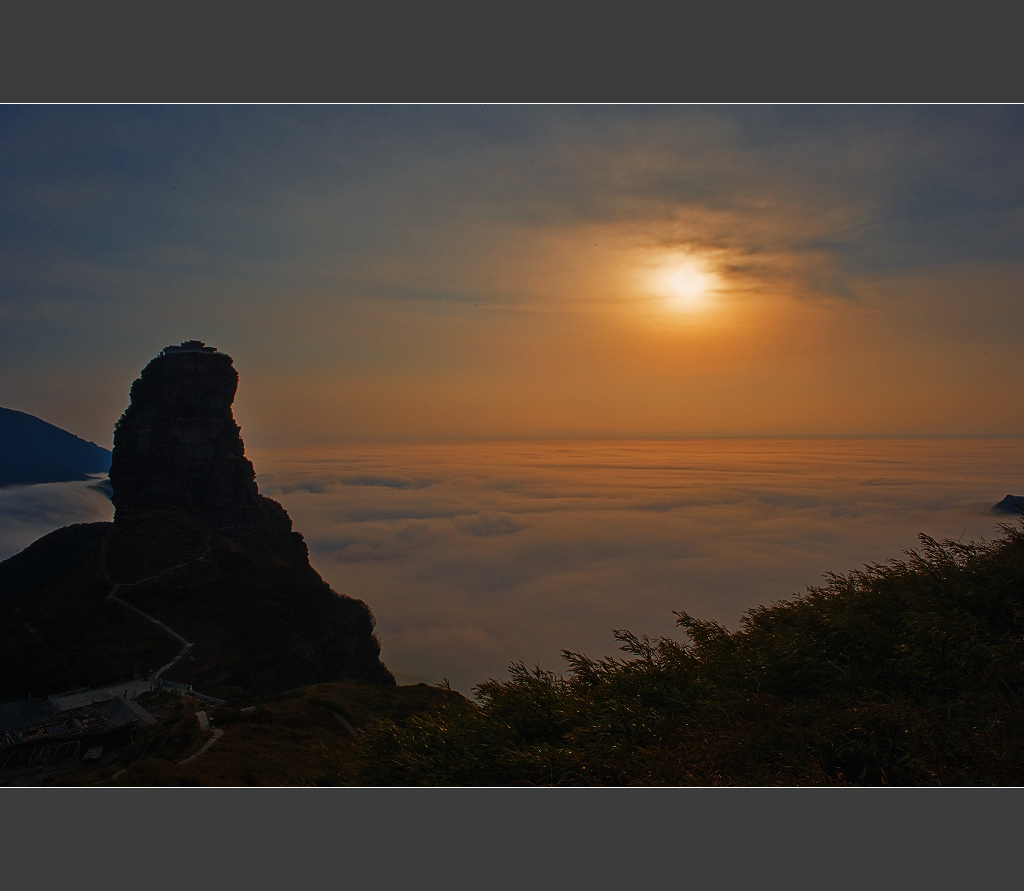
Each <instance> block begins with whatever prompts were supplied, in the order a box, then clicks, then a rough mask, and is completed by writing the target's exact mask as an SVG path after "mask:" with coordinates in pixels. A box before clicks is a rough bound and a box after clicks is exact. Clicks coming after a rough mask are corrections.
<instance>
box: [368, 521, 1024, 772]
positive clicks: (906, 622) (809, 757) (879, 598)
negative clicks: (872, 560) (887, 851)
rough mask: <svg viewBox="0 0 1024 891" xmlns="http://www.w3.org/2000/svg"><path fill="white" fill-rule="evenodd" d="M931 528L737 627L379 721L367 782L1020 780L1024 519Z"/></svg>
mask: <svg viewBox="0 0 1024 891" xmlns="http://www.w3.org/2000/svg"><path fill="white" fill-rule="evenodd" d="M1002 528H1003V537H1002V538H1000V539H999V540H997V541H995V542H991V543H982V544H973V543H972V544H968V545H962V544H959V543H957V542H953V541H946V542H943V543H941V544H940V543H938V542H935V541H933V540H931V539H928V538H927V537H924V536H922V545H923V546H922V547H921V548H920V549H919V550H917V551H914V552H911V553H909V555H908V556H909V559H908V560H906V561H905V562H901V561H891V562H890V563H889V564H888V565H885V566H873V567H870V568H868V569H866V570H865V571H861V572H852V573H850V574H848V575H845V576H843V575H834V576H831V577H830V578H829V584H828V585H827V586H826V587H823V588H812V589H809V591H808V593H807V594H806V595H805V596H803V597H800V598H798V599H795V600H792V601H785V602H779V603H773V604H771V605H769V606H764V607H759V608H757V609H755V610H752V611H751V612H750V613H748V615H747V616H746V617H745V618H744V620H743V623H742V627H741V628H740V629H739V630H738V631H736V632H733V633H729V632H728V631H727V630H726V629H725V628H723V627H721V626H719V625H717V624H715V623H713V622H706V621H701V620H699V619H696V618H694V617H692V616H689V615H686V614H682V613H680V614H678V615H679V618H678V624H679V625H680V626H681V627H682V628H683V629H684V630H685V631H686V633H687V636H688V638H689V640H688V642H686V643H679V642H677V641H675V640H671V639H665V638H662V639H658V640H649V639H648V638H646V637H637V636H636V635H633V634H631V633H629V632H616V637H617V639H618V640H619V641H620V642H621V644H622V649H623V650H624V651H625V652H627V653H628V654H629V658H627V659H624V660H614V659H612V660H602V661H595V660H592V659H590V658H588V657H587V656H584V655H582V654H579V653H570V652H566V653H565V654H564V656H565V659H566V661H567V663H568V666H569V671H568V674H567V675H565V676H561V675H557V674H555V673H553V672H550V671H545V670H543V669H540V668H537V669H534V670H532V671H531V670H527V669H526V667H525V666H524V665H522V664H518V665H513V666H512V668H511V674H512V677H511V678H510V679H509V680H506V681H497V680H489V681H486V682H485V683H483V684H480V685H479V687H478V688H477V695H478V701H477V703H475V704H474V703H469V702H468V701H467V702H465V703H459V702H458V701H453V702H452V703H451V704H449V705H448V706H446V707H445V708H444V709H443V710H441V711H440V712H437V713H434V714H425V715H423V716H420V717H417V718H415V719H413V720H411V721H410V722H408V723H407V724H406V725H404V726H398V725H396V724H392V723H390V722H387V721H383V722H381V723H380V724H378V725H377V728H376V730H375V731H374V732H373V734H372V735H371V737H370V738H369V740H368V743H367V750H368V757H367V764H368V765H369V766H368V769H367V774H366V779H367V780H368V781H370V782H376V783H383V784H395V785H401V784H425V785H434V784H439V785H451V784H457V785H458V784H467V785H509V784H513V785H520V784H525V785H548V784H566V785H662V784H668V785H676V784H683V785H691V784H692V785H802V784H814V785H820V784H825V785H828V784H869V785H870V784H899V785H992V784H995V785H1020V784H1021V783H1022V782H1024V723H1022V722H1024V708H1022V701H1021V697H1022V696H1024V525H1021V526H1018V527H1009V526H1006V527H1002Z"/></svg>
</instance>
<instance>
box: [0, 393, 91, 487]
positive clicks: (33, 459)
mask: <svg viewBox="0 0 1024 891" xmlns="http://www.w3.org/2000/svg"><path fill="white" fill-rule="evenodd" d="M110 460H111V453H110V451H109V450H108V449H104V448H101V447H100V446H98V445H96V443H94V442H86V441H85V440H84V439H81V438H80V437H78V436H75V435H74V434H73V433H68V431H67V430H62V429H61V428H60V427H55V426H54V425H53V424H48V423H47V422H46V421H43V420H41V419H40V418H37V417H35V416H33V415H29V414H26V413H25V412H23V411H15V410H14V409H11V408H0V486H11V485H25V484H28V483H59V482H65V481H70V480H84V479H88V474H90V473H106V472H107V471H108V470H110Z"/></svg>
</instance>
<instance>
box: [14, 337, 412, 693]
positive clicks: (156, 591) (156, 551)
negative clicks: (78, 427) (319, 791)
mask: <svg viewBox="0 0 1024 891" xmlns="http://www.w3.org/2000/svg"><path fill="white" fill-rule="evenodd" d="M237 385H238V373H237V372H236V371H235V369H234V367H233V365H232V361H231V358H230V357H229V356H226V355H224V354H222V353H218V352H216V351H213V350H210V349H209V348H203V347H202V345H201V344H198V345H196V347H195V348H192V346H191V345H183V346H182V348H169V350H168V351H165V352H164V353H162V354H161V355H160V356H158V357H157V358H156V359H154V360H153V361H152V362H150V363H149V365H147V366H146V368H145V369H144V370H143V372H142V375H141V376H140V378H139V379H138V380H137V381H136V382H135V383H134V384H133V386H132V391H131V405H130V406H129V407H128V409H127V410H126V411H125V413H124V414H123V415H122V417H121V420H120V421H119V422H118V425H117V428H116V430H115V435H114V456H113V463H112V466H111V468H110V479H111V484H112V486H113V501H114V505H115V507H116V513H115V516H114V522H113V523H94V524H88V525H79V526H72V527H67V528H65V529H61V530H58V531H57V532H55V533H53V534H51V535H48V536H46V537H44V538H42V539H40V540H39V541H37V542H36V543H34V544H33V545H32V546H30V547H29V548H26V549H25V550H24V551H23V552H22V553H20V554H18V555H16V556H14V557H12V558H10V559H9V560H7V561H4V562H3V563H0V701H2V700H3V699H9V698H14V697H20V696H24V695H26V694H27V693H29V692H32V693H34V694H36V695H40V694H43V695H45V694H47V693H55V692H60V691H63V690H67V689H70V688H73V687H78V686H83V687H85V686H95V685H106V684H114V683H117V681H118V680H123V679H128V678H132V677H147V676H150V675H151V674H152V673H153V672H154V671H157V670H159V669H160V668H161V667H162V666H165V665H167V664H168V663H170V662H171V661H172V660H173V659H175V658H176V657H177V656H179V655H180V656H181V658H180V659H178V661H176V662H175V663H174V665H173V666H172V667H170V668H168V669H166V670H165V671H164V672H163V679H164V680H173V681H179V682H182V683H187V684H192V685H193V686H194V687H195V688H196V689H197V690H201V691H202V692H204V693H208V694H212V695H214V696H231V695H239V694H244V693H250V694H271V693H275V692H278V691H281V690H286V689H290V688H293V687H298V686H300V685H303V684H311V683H318V682H322V681H328V680H335V679H339V678H358V679H361V680H365V681H368V682H371V683H378V684H394V678H393V677H392V675H391V673H390V672H389V671H388V670H387V668H386V667H385V666H384V665H383V663H381V661H380V643H379V641H378V640H377V638H376V637H375V636H374V633H373V616H372V614H371V612H370V610H369V608H368V607H367V605H366V604H365V603H363V602H362V601H360V600H355V599H353V598H349V597H344V596H341V595H339V594H337V593H336V592H335V591H333V590H332V589H331V588H330V586H329V585H328V584H327V583H326V582H325V581H324V580H323V579H322V578H321V577H320V576H319V574H318V573H317V572H316V571H315V570H314V569H313V568H312V567H311V566H310V564H309V555H308V551H307V548H306V545H305V542H304V541H303V539H302V536H301V535H300V534H299V533H297V532H294V531H293V530H292V524H291V519H290V518H289V517H288V514H287V512H286V511H285V509H284V508H283V507H282V506H281V505H280V504H278V503H277V502H275V501H272V500H271V499H269V498H264V497H263V496H261V495H260V494H259V493H258V490H257V487H256V481H255V471H254V469H253V466H252V464H251V463H250V462H249V460H248V459H247V458H246V457H245V452H244V447H243V444H242V440H241V436H240V432H239V429H238V425H237V424H236V423H235V421H234V418H233V417H232V414H231V405H232V402H233V400H234V395H235V390H236V388H237ZM140 611H141V612H140ZM147 617H148V618H147ZM159 623H162V624H159ZM185 642H188V643H191V644H192V646H191V648H190V649H189V650H188V651H187V652H185V653H184V654H182V651H183V647H184V643H185Z"/></svg>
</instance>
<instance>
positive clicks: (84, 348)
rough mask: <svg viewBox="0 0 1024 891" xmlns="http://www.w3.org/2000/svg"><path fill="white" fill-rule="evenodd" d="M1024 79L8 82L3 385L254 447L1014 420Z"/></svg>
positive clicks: (26, 400)
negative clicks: (153, 98)
mask: <svg viewBox="0 0 1024 891" xmlns="http://www.w3.org/2000/svg"><path fill="white" fill-rule="evenodd" d="M1022 199H1024V109H1022V108H1021V107H1019V106H998V105H995V106H635V107H634V106H299V107H292V106H131V105H127V106H31V105H27V106H4V107H0V405H3V406H4V407H7V408H14V409H17V410H21V411H26V412H29V413H31V414H34V415H37V416H39V417H42V418H43V419H44V420H47V421H49V422H51V423H54V424H57V425H58V426H61V427H64V428H65V429H68V430H71V431H72V432H74V433H76V434H77V435H80V436H83V437H85V438H87V439H90V440H93V441H95V442H97V443H98V444H100V445H103V446H105V447H109V446H110V445H111V443H112V430H113V425H114V422H115V421H116V420H117V418H118V417H119V416H120V414H121V412H122V411H123V410H124V408H125V407H126V406H127V400H128V390H129V388H130V385H131V382H132V380H134V378H135V377H137V376H138V373H139V371H140V370H141V368H142V367H143V366H144V365H145V364H146V362H147V361H148V360H149V359H150V358H152V357H153V356H155V355H156V354H157V353H158V352H159V350H160V349H162V348H163V347H164V346H166V345H168V344H172V343H178V342H180V341H182V340H186V339H192V338H195V339H199V340H203V341H205V342H207V343H209V344H212V345H214V346H216V347H217V348H219V349H220V350H222V351H224V352H227V353H229V354H230V355H231V356H232V357H233V358H234V360H235V366H236V368H237V369H238V370H239V373H240V376H241V382H240V386H239V392H238V397H237V401H236V404H235V417H236V419H237V420H238V421H239V423H240V424H241V426H242V431H243V436H244V438H245V441H246V443H247V445H249V446H253V447H266V448H278V447H293V448H298V447H315V446H321V447H326V446H330V445H335V444H341V443H346V442H353V441H428V440H437V439H459V440H474V439H475V440H500V439H508V438H524V437H526V438H578V437H583V438H608V437H611V438H615V437H625V438H629V437H639V438H651V437H653V438H693V437H711V438H714V437H744V436H769V437H773V436H774V437H792V436H810V437H815V436H840V437H848V436H1022V435H1024V403H1022V400H1021V399H1020V398H1019V394H1020V392H1021V384H1022V383H1024V368H1022V364H1021V362H1020V361H1019V344H1020V342H1021V336H1022V334H1024V297H1022V284H1024V257H1022V251H1024V238H1022V236H1024V214H1022V207H1024V203H1022Z"/></svg>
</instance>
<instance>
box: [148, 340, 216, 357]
mask: <svg viewBox="0 0 1024 891" xmlns="http://www.w3.org/2000/svg"><path fill="white" fill-rule="evenodd" d="M216 352H217V348H216V347H211V346H207V345H206V344H204V343H203V342H202V341H201V340H183V341H182V342H181V345H180V346H166V347H164V348H163V349H162V350H161V351H160V355H161V356H166V355H167V354H168V353H216Z"/></svg>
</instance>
